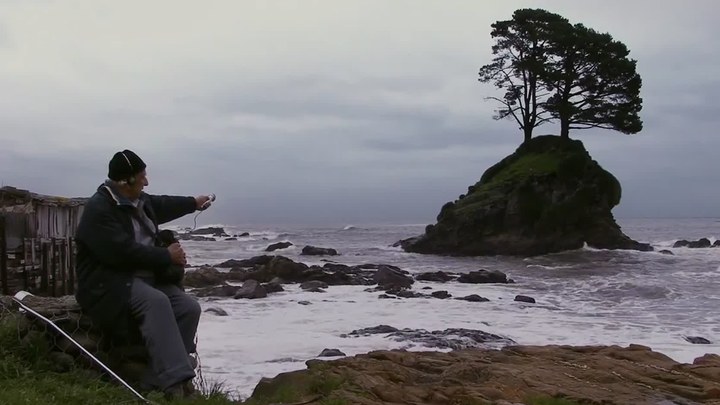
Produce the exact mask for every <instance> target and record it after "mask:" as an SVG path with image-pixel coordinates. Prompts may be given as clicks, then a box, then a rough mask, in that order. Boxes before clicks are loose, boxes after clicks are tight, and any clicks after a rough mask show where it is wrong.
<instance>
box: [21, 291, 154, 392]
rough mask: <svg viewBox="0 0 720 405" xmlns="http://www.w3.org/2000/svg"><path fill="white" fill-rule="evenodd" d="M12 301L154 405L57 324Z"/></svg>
mask: <svg viewBox="0 0 720 405" xmlns="http://www.w3.org/2000/svg"><path fill="white" fill-rule="evenodd" d="M12 299H13V301H15V302H16V303H17V304H18V305H20V307H21V308H22V309H24V310H26V311H28V312H30V313H31V314H33V315H35V316H36V317H38V318H39V319H42V320H43V321H45V322H46V323H47V324H49V325H50V326H52V327H53V328H55V330H56V331H58V332H60V334H61V335H63V336H65V338H66V339H67V340H69V341H70V342H72V343H74V344H75V346H77V347H78V348H79V349H80V350H82V351H83V353H85V354H86V355H88V357H90V358H91V359H92V360H94V361H95V363H97V364H98V365H99V366H100V367H102V368H103V369H104V370H105V371H107V372H108V373H110V375H111V376H113V377H115V379H116V380H118V381H120V383H121V384H122V385H124V386H125V388H127V389H129V390H130V391H131V392H132V393H133V394H135V396H136V397H138V398H139V399H140V400H141V401H143V402H145V403H146V404H152V402H150V401H149V400H147V399H145V397H143V396H142V395H140V393H139V392H137V391H135V389H134V388H133V387H131V386H130V384H128V383H126V382H125V380H123V379H122V378H120V376H119V375H117V374H115V372H114V371H112V370H110V367H108V366H106V365H105V364H104V363H103V362H102V361H100V360H99V359H98V358H97V357H95V356H93V354H92V353H90V352H89V351H88V350H87V349H85V348H84V347H83V346H82V345H81V344H80V343H78V342H76V341H75V340H74V339H73V338H71V337H70V335H68V334H67V333H66V332H65V331H64V330H62V329H61V328H60V327H59V326H57V325H55V323H53V322H52V321H51V320H49V319H47V318H45V317H44V316H42V315H40V314H39V313H37V312H35V311H34V310H33V309H32V308H30V307H28V306H27V305H25V304H23V303H22V302H20V300H19V299H17V298H15V297H12Z"/></svg>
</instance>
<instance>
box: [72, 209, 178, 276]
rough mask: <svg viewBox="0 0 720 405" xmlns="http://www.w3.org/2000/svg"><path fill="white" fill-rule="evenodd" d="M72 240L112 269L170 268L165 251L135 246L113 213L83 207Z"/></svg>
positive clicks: (168, 257) (167, 254) (152, 247)
mask: <svg viewBox="0 0 720 405" xmlns="http://www.w3.org/2000/svg"><path fill="white" fill-rule="evenodd" d="M76 238H77V239H78V240H79V241H80V242H81V243H83V244H84V245H85V246H86V247H87V248H88V250H89V251H90V252H91V253H92V255H93V256H95V257H96V259H97V260H99V261H101V262H103V263H105V264H107V265H108V266H111V267H113V268H120V269H127V270H128V271H134V270H137V269H141V268H156V267H161V266H167V265H170V264H171V260H170V252H169V251H168V250H167V249H166V248H160V247H155V246H145V245H142V244H140V243H137V242H135V238H134V237H133V235H130V234H128V233H127V231H126V230H125V229H123V226H122V223H121V222H120V219H119V217H118V215H117V213H114V212H113V211H111V210H106V209H102V208H100V207H96V206H95V207H94V206H87V207H86V208H85V211H84V212H83V218H82V220H81V221H80V224H78V229H77V234H76Z"/></svg>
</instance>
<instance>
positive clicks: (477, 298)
mask: <svg viewBox="0 0 720 405" xmlns="http://www.w3.org/2000/svg"><path fill="white" fill-rule="evenodd" d="M455 299H456V300H463V301H469V302H488V301H490V300H489V299H487V298H485V297H481V296H479V295H477V294H470V295H467V296H465V297H458V298H455Z"/></svg>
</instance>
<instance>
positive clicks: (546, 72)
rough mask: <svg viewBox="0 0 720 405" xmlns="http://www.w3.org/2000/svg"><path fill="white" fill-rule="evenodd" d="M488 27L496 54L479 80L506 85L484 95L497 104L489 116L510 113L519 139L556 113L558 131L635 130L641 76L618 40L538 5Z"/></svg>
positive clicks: (565, 133)
mask: <svg viewBox="0 0 720 405" xmlns="http://www.w3.org/2000/svg"><path fill="white" fill-rule="evenodd" d="M492 28H493V30H492V32H491V36H492V37H493V38H494V39H495V41H496V42H495V44H494V45H493V47H492V52H493V55H495V57H494V58H493V60H492V62H491V63H489V64H487V65H485V66H482V67H481V68H480V73H479V74H480V77H479V80H480V81H481V82H492V83H493V84H494V85H495V86H496V87H497V88H499V89H503V90H504V91H505V94H504V95H503V96H502V97H489V99H492V100H495V101H498V102H499V103H500V104H501V106H500V108H499V109H498V110H497V114H496V115H495V117H494V118H496V119H503V118H507V117H512V118H514V119H515V121H516V122H517V123H518V124H519V126H520V128H521V129H522V130H523V133H524V142H527V141H529V140H530V139H531V138H532V132H533V129H535V128H536V127H538V126H540V125H542V124H544V123H546V122H555V121H557V122H559V123H560V136H561V137H563V138H569V136H570V130H571V129H587V128H605V129H612V130H616V131H620V132H623V133H626V134H634V133H637V132H640V130H642V120H641V119H640V117H639V115H638V113H639V112H640V110H641V109H642V98H640V88H641V86H642V80H641V78H640V75H639V74H638V73H637V71H636V69H635V68H636V61H635V60H633V59H629V58H628V55H629V53H630V51H629V50H628V48H627V46H625V44H623V43H622V42H620V41H616V40H614V39H613V38H612V36H611V35H610V34H607V33H599V32H597V31H595V30H593V29H590V28H587V27H585V26H584V25H582V24H575V25H572V24H571V23H570V22H569V21H568V20H567V19H565V18H563V17H561V16H559V15H557V14H553V13H550V12H548V11H545V10H541V9H520V10H517V11H515V12H514V13H513V17H512V19H511V20H506V21H497V22H495V23H494V24H492Z"/></svg>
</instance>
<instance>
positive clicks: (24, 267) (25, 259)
mask: <svg viewBox="0 0 720 405" xmlns="http://www.w3.org/2000/svg"><path fill="white" fill-rule="evenodd" d="M27 262H28V252H27V239H25V238H23V240H22V270H23V285H22V286H23V290H25V291H27V289H28V265H27Z"/></svg>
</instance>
